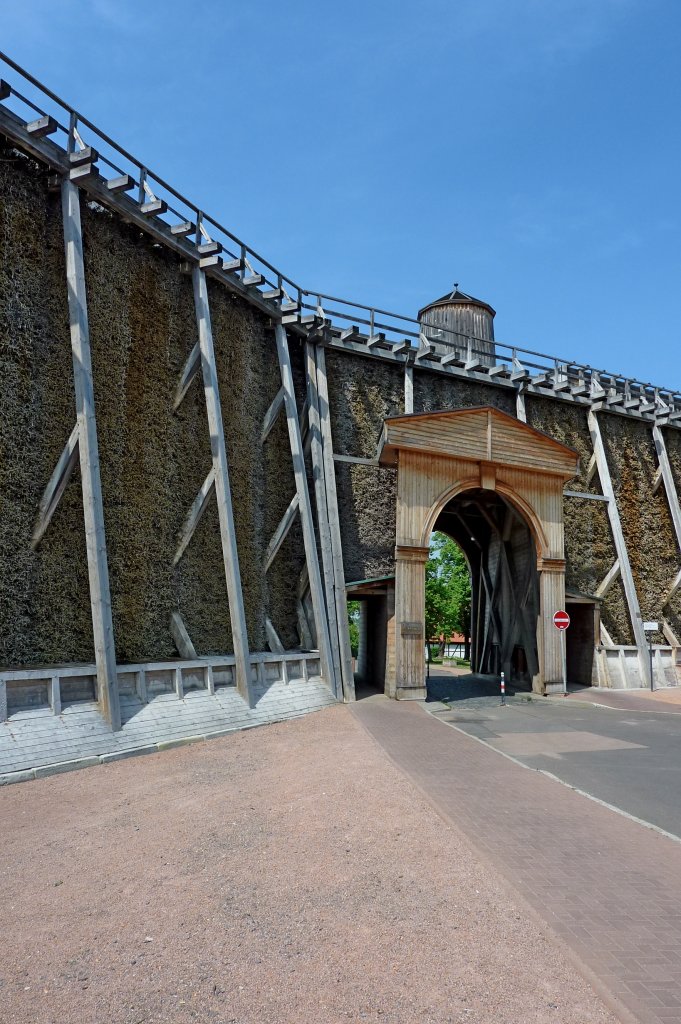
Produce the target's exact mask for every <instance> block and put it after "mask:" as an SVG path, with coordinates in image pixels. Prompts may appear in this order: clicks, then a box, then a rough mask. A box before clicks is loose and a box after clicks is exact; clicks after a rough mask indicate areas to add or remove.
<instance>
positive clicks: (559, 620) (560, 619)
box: [553, 611, 570, 630]
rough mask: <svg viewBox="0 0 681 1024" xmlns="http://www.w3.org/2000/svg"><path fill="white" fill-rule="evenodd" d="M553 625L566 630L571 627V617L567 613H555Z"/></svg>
mask: <svg viewBox="0 0 681 1024" xmlns="http://www.w3.org/2000/svg"><path fill="white" fill-rule="evenodd" d="M553 624H554V626H555V627H556V629H560V630H564V629H567V628H568V626H569V625H570V616H569V615H568V613H567V612H564V611H560V612H554V613H553Z"/></svg>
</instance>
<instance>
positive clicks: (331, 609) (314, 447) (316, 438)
mask: <svg viewBox="0 0 681 1024" xmlns="http://www.w3.org/2000/svg"><path fill="white" fill-rule="evenodd" d="M305 370H306V374H305V376H306V386H307V406H308V409H309V425H310V454H311V457H312V476H313V479H314V489H315V505H316V508H317V526H318V529H319V548H320V551H321V555H322V582H323V584H324V601H325V605H326V615H327V618H328V623H329V640H330V643H331V659H332V664H333V681H332V689H333V692H334V693H335V695H336V697H337V698H338V699H339V700H342V698H343V673H342V667H341V652H340V638H339V631H338V621H337V614H336V594H335V580H334V571H333V552H332V549H331V529H330V526H329V510H328V505H327V489H326V481H325V479H324V477H325V466H324V454H323V442H322V432H321V423H320V416H319V393H318V387H317V359H316V355H315V346H314V345H313V344H311V343H310V342H307V343H306V345H305Z"/></svg>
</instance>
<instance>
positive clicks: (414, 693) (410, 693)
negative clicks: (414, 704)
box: [395, 686, 427, 700]
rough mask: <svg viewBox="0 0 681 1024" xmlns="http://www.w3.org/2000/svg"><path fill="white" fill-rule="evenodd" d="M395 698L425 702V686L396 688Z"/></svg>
mask: <svg viewBox="0 0 681 1024" xmlns="http://www.w3.org/2000/svg"><path fill="white" fill-rule="evenodd" d="M395 697H396V699H397V700H425V699H426V697H427V693H426V688H425V686H398V687H397V689H396V691H395Z"/></svg>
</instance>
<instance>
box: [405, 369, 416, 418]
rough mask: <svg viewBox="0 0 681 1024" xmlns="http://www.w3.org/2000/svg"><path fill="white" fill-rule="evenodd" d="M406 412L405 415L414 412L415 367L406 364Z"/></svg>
mask: <svg viewBox="0 0 681 1024" xmlns="http://www.w3.org/2000/svg"><path fill="white" fill-rule="evenodd" d="M404 411H405V413H412V412H413V411H414V365H413V363H405V364H404Z"/></svg>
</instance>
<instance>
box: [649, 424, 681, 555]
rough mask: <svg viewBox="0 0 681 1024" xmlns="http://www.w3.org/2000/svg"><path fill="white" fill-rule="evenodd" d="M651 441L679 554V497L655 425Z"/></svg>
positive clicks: (661, 438) (665, 450)
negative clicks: (653, 443) (655, 453)
mask: <svg viewBox="0 0 681 1024" xmlns="http://www.w3.org/2000/svg"><path fill="white" fill-rule="evenodd" d="M653 441H654V442H655V451H656V452H657V460H658V463H659V469H660V472H661V475H662V480H663V481H664V489H665V493H666V495H667V504H668V505H669V513H670V515H671V517H672V523H673V524H674V533H675V535H676V544H677V547H678V549H679V552H681V506H679V495H678V492H677V490H676V484H675V482H674V475H673V473H672V467H671V465H670V463H669V456H668V455H667V446H666V444H665V440H664V434H663V433H662V430H661V428H660V427H659V426H658V424H657V423H656V424H655V425H654V426H653Z"/></svg>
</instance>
